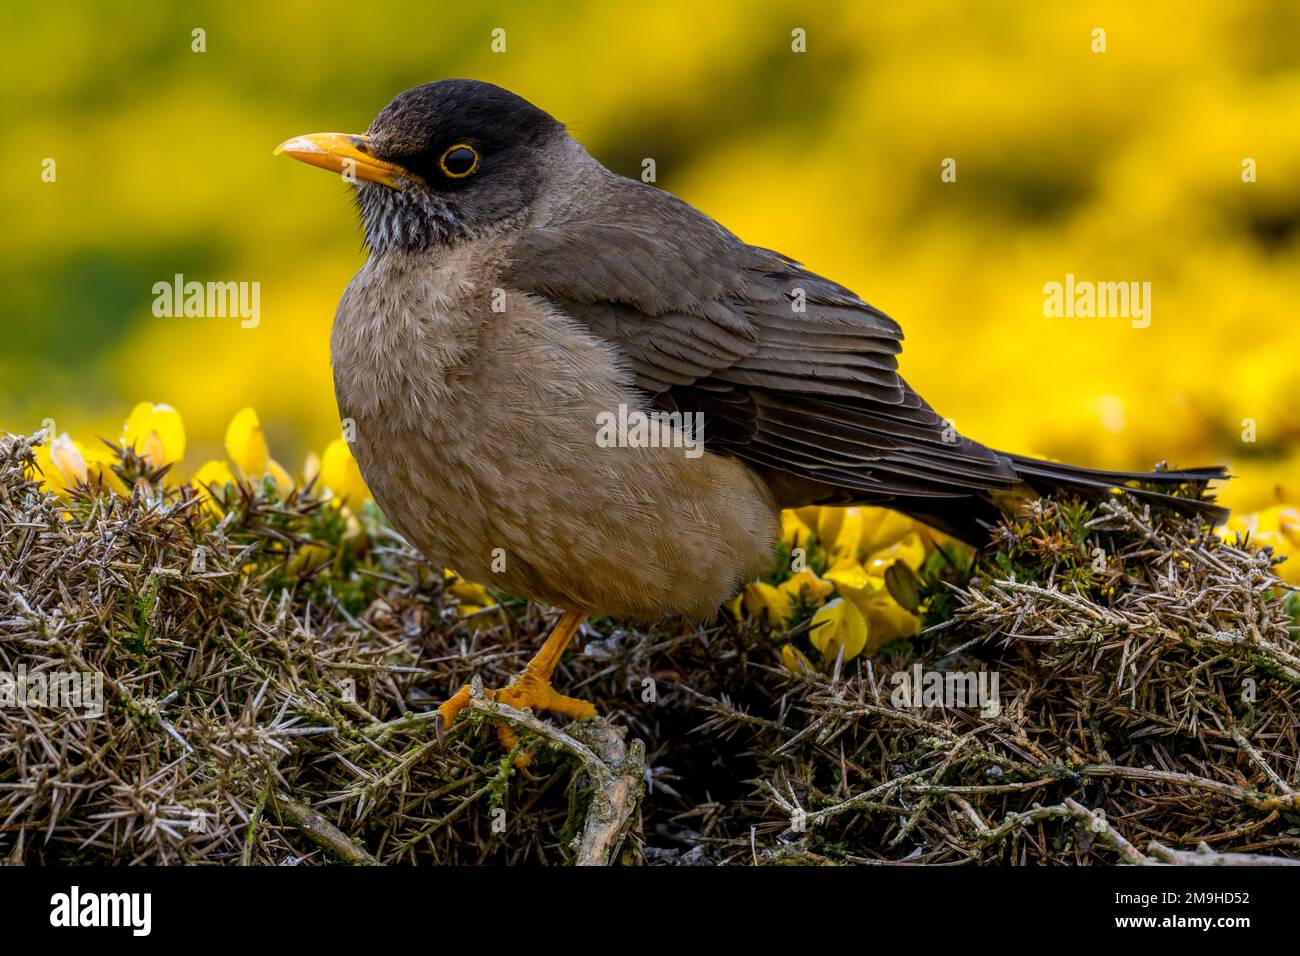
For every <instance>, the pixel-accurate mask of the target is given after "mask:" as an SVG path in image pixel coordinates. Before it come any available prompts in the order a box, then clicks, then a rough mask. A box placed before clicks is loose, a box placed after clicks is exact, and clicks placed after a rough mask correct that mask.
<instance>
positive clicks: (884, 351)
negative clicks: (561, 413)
mask: <svg viewBox="0 0 1300 956" xmlns="http://www.w3.org/2000/svg"><path fill="white" fill-rule="evenodd" d="M637 185H638V184H631V183H629V189H630V188H633V187H636V186H637ZM634 196H635V199H636V200H637V201H636V202H635V203H629V204H628V205H629V208H619V207H618V206H611V207H608V208H607V209H605V210H604V213H605V214H604V215H601V216H600V217H599V219H598V220H596V221H579V222H570V223H564V224H561V225H555V226H548V227H543V228H538V229H533V230H530V231H528V232H525V233H524V234H523V235H522V236H521V237H520V238H519V239H518V240H517V241H516V242H515V243H514V246H513V248H512V251H511V261H510V263H509V265H508V266H507V268H506V270H505V275H504V281H505V282H506V283H507V285H508V286H509V287H510V288H514V289H519V290H520V291H524V292H528V293H531V294H534V295H538V296H542V297H544V298H546V299H548V300H549V301H551V302H552V303H553V304H554V305H555V306H556V307H557V308H559V309H561V310H562V311H564V312H566V313H567V314H568V315H570V316H572V317H573V318H574V319H576V320H577V321H579V322H581V323H583V324H584V325H585V326H586V327H587V328H589V329H590V330H591V331H592V332H593V333H594V334H596V335H598V336H600V337H602V338H604V339H606V340H607V341H609V342H611V343H613V344H614V345H615V346H616V347H617V348H618V349H619V351H620V353H621V354H622V355H623V356H624V358H625V359H626V361H627V363H628V365H629V367H630V368H631V370H632V371H633V373H634V374H635V376H636V383H637V385H638V386H639V387H640V388H641V389H643V390H644V391H645V392H647V393H648V394H649V395H650V396H652V399H653V401H654V403H655V405H657V406H658V407H661V408H667V409H672V410H680V411H684V412H701V413H703V415H704V422H705V436H706V444H707V447H708V448H709V450H710V451H713V452H719V453H724V454H732V455H735V456H737V457H739V458H741V459H742V460H744V461H746V462H747V463H749V464H750V465H751V466H754V467H755V468H756V469H757V470H758V471H759V472H760V473H761V474H763V475H764V477H765V478H767V480H768V483H769V484H770V485H771V486H772V487H773V489H774V491H775V492H776V494H777V498H778V501H779V502H780V503H781V504H783V505H786V506H793V505H798V504H806V503H829V502H849V501H877V502H891V501H899V500H902V501H903V502H904V503H906V499H910V498H936V497H940V498H942V497H966V496H969V495H971V494H972V493H973V492H979V491H984V490H988V489H990V488H1002V487H1010V486H1011V485H1012V484H1014V482H1015V480H1016V479H1015V472H1014V470H1013V468H1012V466H1011V463H1010V462H1009V461H1008V460H1007V459H1006V458H1004V457H1003V456H1001V455H998V454H997V453H995V452H993V451H991V450H990V449H988V448H985V447H984V446H982V445H979V444H978V443H976V442H973V441H970V440H969V439H965V438H961V437H960V436H956V435H955V434H953V433H952V432H951V430H950V429H948V428H947V426H946V424H945V423H944V421H943V420H942V419H940V417H939V416H938V415H937V414H936V413H935V412H934V410H933V409H931V408H930V407H929V406H928V405H927V404H926V403H925V402H924V401H923V400H922V399H921V397H920V396H919V395H918V394H917V393H916V392H914V391H913V390H912V389H911V388H909V387H908V385H907V383H906V382H904V381H903V379H902V378H901V377H900V376H899V374H898V359H897V355H898V353H899V352H900V351H901V349H902V344H901V343H902V338H903V336H902V331H901V329H899V327H898V325H897V324H896V323H895V322H894V321H893V320H892V319H890V318H889V317H888V316H886V315H885V314H884V313H882V312H880V311H878V310H876V309H874V308H872V307H871V306H870V305H868V304H867V303H866V302H864V301H863V300H862V299H860V298H859V297H858V296H856V295H855V294H854V293H852V292H851V291H849V290H848V289H846V288H844V287H843V286H841V285H838V284H836V283H834V282H831V281H829V280H827V279H824V278H822V277H821V276H818V275H815V274H813V273H811V272H809V271H807V270H806V269H804V268H803V267H802V266H801V265H799V263H797V262H795V261H793V260H791V259H789V258H786V257H785V256H782V255H780V254H778V253H775V252H772V251H771V250H768V249H762V248H758V247H755V246H749V245H746V244H744V243H743V242H741V241H740V240H739V239H737V238H736V237H734V236H733V235H731V234H730V233H728V232H727V231H726V230H724V229H722V227H720V226H718V225H717V224H716V223H715V222H713V220H711V219H709V218H708V217H706V216H704V215H703V214H701V213H699V212H697V211H695V210H694V209H692V208H691V207H690V206H687V205H686V204H685V203H682V202H680V201H678V200H676V199H674V198H673V197H671V196H669V195H667V194H666V193H660V192H658V191H657V190H644V191H639V192H637V193H635V194H634ZM634 223H635V224H634Z"/></svg>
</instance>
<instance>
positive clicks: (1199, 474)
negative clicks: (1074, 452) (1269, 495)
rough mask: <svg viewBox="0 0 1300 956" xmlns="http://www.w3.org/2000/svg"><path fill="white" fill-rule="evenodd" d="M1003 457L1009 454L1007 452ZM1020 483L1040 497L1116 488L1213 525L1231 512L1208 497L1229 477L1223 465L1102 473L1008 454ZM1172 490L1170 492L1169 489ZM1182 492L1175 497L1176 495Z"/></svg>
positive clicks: (1086, 494)
mask: <svg viewBox="0 0 1300 956" xmlns="http://www.w3.org/2000/svg"><path fill="white" fill-rule="evenodd" d="M1001 454H1004V455H1006V453H1005V452H1001ZM1006 457H1007V458H1009V459H1011V464H1012V465H1013V466H1014V467H1015V469H1016V474H1017V475H1018V476H1019V477H1020V480H1021V481H1023V482H1024V483H1025V484H1027V485H1028V486H1029V487H1030V488H1032V489H1033V490H1034V491H1035V492H1037V493H1038V494H1040V495H1048V494H1053V493H1059V492H1062V491H1064V492H1067V493H1070V494H1074V495H1078V496H1079V497H1081V498H1090V499H1096V498H1100V497H1101V496H1102V495H1104V494H1106V493H1107V492H1108V491H1110V489H1112V488H1122V489H1124V491H1125V492H1127V493H1128V494H1131V495H1134V496H1135V497H1137V498H1138V499H1140V500H1142V501H1150V502H1153V503H1155V504H1159V505H1162V506H1164V507H1166V508H1170V509H1172V510H1174V511H1177V512H1178V513H1179V514H1184V515H1187V516H1189V517H1194V518H1200V519H1202V520H1203V521H1206V522H1208V523H1210V524H1219V523H1221V522H1223V521H1224V520H1226V519H1227V517H1228V509H1227V508H1224V507H1222V506H1220V505H1216V504H1215V503H1214V498H1213V496H1206V487H1207V486H1208V485H1209V483H1210V482H1211V481H1221V480H1223V479H1226V478H1227V477H1228V470H1227V469H1226V468H1223V467H1221V466H1212V467H1208V468H1185V469H1182V470H1179V471H1173V470H1168V471H1102V470H1099V469H1096V468H1080V467H1079V466H1077V465H1061V464H1057V463H1056V462H1054V461H1042V460H1040V459H1037V458H1026V457H1024V456H1023V455H1006ZM1165 489H1168V490H1165ZM1174 491H1179V492H1181V494H1178V495H1175V494H1173V493H1172V492H1174Z"/></svg>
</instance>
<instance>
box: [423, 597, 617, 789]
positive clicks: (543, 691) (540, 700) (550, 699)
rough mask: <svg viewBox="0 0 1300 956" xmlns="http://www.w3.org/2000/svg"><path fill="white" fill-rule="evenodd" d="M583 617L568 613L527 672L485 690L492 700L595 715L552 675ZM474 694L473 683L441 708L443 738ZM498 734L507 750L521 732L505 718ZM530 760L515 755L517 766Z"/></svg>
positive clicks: (566, 713)
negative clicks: (559, 687)
mask: <svg viewBox="0 0 1300 956" xmlns="http://www.w3.org/2000/svg"><path fill="white" fill-rule="evenodd" d="M582 617H583V616H582V615H581V614H576V613H569V614H566V615H565V616H564V617H563V618H562V619H561V620H560V623H559V624H558V625H557V626H556V628H555V630H554V631H552V632H551V636H550V637H548V638H547V639H546V643H545V644H544V645H543V646H542V649H541V650H540V651H538V652H537V656H536V657H534V658H533V659H532V660H531V661H529V662H528V666H527V667H525V668H524V670H523V673H521V674H520V675H519V676H518V677H516V678H515V679H514V680H512V681H511V682H510V683H509V684H507V685H506V686H505V687H503V688H501V689H500V690H486V689H485V691H484V692H485V693H486V695H487V697H488V699H490V700H495V701H496V702H497V703H501V704H505V705H506V706H507V707H514V708H515V709H516V710H523V709H524V708H525V707H527V708H531V709H532V710H533V711H534V712H540V711H543V710H549V711H551V712H552V713H555V714H562V715H564V716H565V717H572V718H573V719H575V720H587V719H589V718H592V717H595V716H596V708H595V707H594V706H592V704H591V703H590V702H589V701H585V700H580V699H578V698H577V697H566V696H565V695H564V694H561V693H558V692H557V691H556V690H555V688H554V687H552V686H551V675H552V674H553V673H554V672H555V668H556V666H557V665H558V664H559V660H560V655H561V654H563V653H564V649H565V647H567V646H568V644H569V641H570V640H571V639H572V638H573V635H574V634H576V633H577V631H578V626H579V625H580V624H581V623H582ZM472 693H473V685H471V684H466V685H465V686H464V687H462V688H461V689H460V690H458V691H457V692H456V693H455V694H453V695H452V696H451V697H449V698H448V699H447V700H446V701H444V702H443V704H442V706H440V707H439V708H438V726H437V730H438V736H439V738H441V737H442V735H443V734H444V733H445V732H446V731H447V730H449V729H451V725H452V723H453V722H454V721H455V720H456V718H457V717H458V716H459V715H460V712H461V711H462V710H464V709H465V708H466V707H468V706H469V705H470V700H471V694H472ZM497 737H498V738H500V740H501V744H502V746H504V747H505V748H506V749H507V750H509V749H513V748H514V746H515V744H516V743H517V742H518V740H519V735H518V734H516V733H515V731H514V730H513V729H512V728H511V727H510V726H509V725H508V724H506V723H505V722H504V721H502V722H498V724H497ZM529 762H530V760H529V758H528V756H527V755H526V754H521V755H519V756H518V757H516V758H515V765H516V766H520V767H522V766H527V764H528V763H529Z"/></svg>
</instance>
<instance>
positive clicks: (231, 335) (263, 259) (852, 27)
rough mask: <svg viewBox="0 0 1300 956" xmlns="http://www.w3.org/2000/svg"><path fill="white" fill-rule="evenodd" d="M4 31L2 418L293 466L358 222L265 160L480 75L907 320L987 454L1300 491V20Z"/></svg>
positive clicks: (1001, 10) (761, 12)
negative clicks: (1227, 468)
mask: <svg viewBox="0 0 1300 956" xmlns="http://www.w3.org/2000/svg"><path fill="white" fill-rule="evenodd" d="M196 28H200V29H202V30H204V31H205V42H206V51H205V52H194V51H193V50H192V44H193V42H194V41H193V34H192V31H193V30H195V29H196ZM494 28H503V29H504V30H505V31H506V34H505V36H506V51H505V52H504V53H494V52H493V51H492V48H491V43H492V31H493V29H494ZM796 28H802V29H803V30H805V31H806V37H807V41H806V42H807V52H806V53H802V54H801V53H795V52H793V51H792V50H791V42H792V39H791V31H792V30H794V29H796ZM1097 28H1101V29H1104V30H1105V42H1106V49H1105V52H1101V53H1098V52H1094V50H1093V47H1094V45H1095V42H1096V41H1095V39H1094V34H1093V31H1094V30H1095V29H1097ZM0 36H2V37H3V40H0V43H3V49H4V56H3V57H0V81H2V82H3V87H4V89H5V90H6V93H7V96H6V100H7V102H6V109H5V115H4V122H3V125H0V145H2V146H3V156H4V158H5V168H6V175H5V176H3V177H0V209H2V210H3V229H2V230H0V282H2V285H3V290H4V294H3V295H2V296H0V329H3V334H2V335H0V383H2V384H0V427H2V428H5V429H9V430H13V431H24V432H32V431H35V430H36V429H37V428H38V427H40V424H41V421H42V420H43V419H45V418H53V419H54V420H55V421H56V423H57V427H58V429H59V430H60V431H62V430H69V431H71V432H73V434H75V435H77V436H78V437H80V438H82V439H83V440H86V439H88V438H89V437H90V436H91V435H93V434H96V433H98V434H103V435H108V436H114V435H116V434H117V433H118V431H119V429H120V427H121V422H122V420H123V419H124V418H125V416H126V413H127V411H128V409H130V407H131V406H132V405H133V404H134V403H135V402H137V401H139V400H141V399H148V400H151V401H154V402H167V403H170V404H171V405H173V406H175V407H176V408H177V409H179V410H180V412H181V413H182V415H183V416H184V419H185V423H186V426H187V428H188V430H189V451H188V453H187V456H186V460H185V463H184V465H183V467H182V470H183V471H192V470H193V469H194V468H196V467H197V466H198V464H199V463H201V462H202V461H204V460H205V459H206V458H208V457H211V456H212V455H214V454H219V453H220V446H221V442H222V438H223V435H224V432H225V427H226V424H227V422H229V420H230V419H231V416H232V415H233V414H234V413H235V412H236V411H237V410H238V409H239V408H241V407H243V406H245V405H252V406H254V407H256V408H257V410H258V411H259V412H260V414H261V418H262V421H263V423H264V424H265V426H266V430H267V433H268V436H269V438H270V441H271V445H272V448H273V450H274V451H275V452H276V454H277V456H278V457H280V458H281V460H283V461H285V462H286V463H289V462H296V461H298V460H300V459H301V456H302V454H303V453H304V452H305V451H306V450H307V449H308V448H310V447H316V448H320V447H322V446H323V445H325V444H326V442H327V441H328V440H329V439H331V438H333V437H335V435H336V434H337V432H338V423H337V415H336V411H335V406H334V400H333V395H332V383H331V376H330V369H329V355H328V335H329V325H330V321H331V318H332V315H333V311H334V307H335V304H336V303H337V301H338V297H339V294H340V293H341V291H342V290H343V287H344V286H345V285H346V284H347V282H348V280H349V279H350V278H351V276H352V274H353V272H354V271H355V270H356V269H357V267H358V266H359V265H360V263H361V261H362V252H361V247H360V235H359V230H358V226H357V222H356V219H355V214H354V212H353V210H352V208H351V204H350V202H349V199H348V196H347V191H348V187H347V186H345V185H344V184H342V183H340V182H338V181H331V179H330V177H328V176H323V175H321V174H319V173H316V172H311V171H308V170H306V169H304V168H303V167H302V166H300V165H298V164H296V163H293V162H290V161H288V160H285V159H273V158H272V156H271V150H272V148H273V147H274V146H275V145H276V144H277V143H279V142H280V141H281V140H283V139H285V138H287V137H289V136H291V135H294V134H298V133H306V132H315V131H319V130H339V131H346V132H359V131H361V130H362V129H364V128H365V127H366V126H367V125H368V124H369V122H370V119H371V117H372V116H373V115H374V114H375V113H376V112H377V111H378V110H379V109H380V108H381V107H382V106H383V105H384V104H385V103H387V102H388V100H389V99H390V98H392V97H393V96H394V95H396V94H397V93H399V92H401V91H402V90H404V89H407V88H409V87H411V86H415V85H417V84H419V83H422V82H425V81H428V80H433V79H440V78H446V77H455V76H464V77H473V78H477V79H482V80H488V81H491V82H494V83H498V84H501V85H503V86H506V87H508V88H510V89H512V90H514V91H515V92H517V93H519V94H521V95H523V96H525V97H527V98H528V99H530V100H532V101H533V102H535V103H537V104H538V105H540V106H542V107H543V108H545V109H546V110H548V111H549V112H551V113H552V114H554V115H555V116H557V117H558V118H560V119H561V120H563V121H564V122H566V123H567V124H568V125H569V127H570V130H571V132H572V133H573V134H574V135H575V136H576V137H577V138H578V139H579V140H581V141H582V142H583V143H584V144H585V145H586V146H587V148H588V149H589V150H590V151H591V152H592V153H593V154H594V155H595V156H596V157H597V158H599V159H600V160H601V161H602V162H604V163H605V164H606V165H607V166H609V167H610V168H612V169H614V170H616V171H618V172H621V173H624V174H626V175H631V176H639V175H640V172H641V161H642V159H643V158H645V157H652V158H654V159H655V161H656V165H657V172H658V183H657V185H659V186H660V187H662V188H664V189H667V190H669V191H671V192H673V193H676V194H677V195H679V196H681V197H683V198H684V199H686V200H687V201H689V202H691V203H692V204H694V205H695V206H697V207H698V208H700V209H702V210H704V211H705V212H707V213H708V214H709V215H711V216H713V217H715V218H716V219H718V220H719V221H721V222H722V223H723V224H725V225H726V226H727V227H728V228H730V229H731V230H732V231H734V232H736V233H738V234H739V235H740V236H741V237H742V238H744V239H746V240H748V241H750V242H753V243H756V244H759V245H763V246H768V247H771V248H775V249H779V250H781V251H782V252H784V253H786V254H787V255H790V256H792V257H794V258H796V259H799V260H801V261H803V262H804V263H806V264H807V265H808V266H809V267H811V268H812V269H814V270H816V271H818V272H820V273H823V274H825V275H828V276H830V277H832V278H834V279H836V280H837V281H839V282H842V283H843V284H845V285H847V286H849V287H851V288H853V289H854V290H855V291H857V292H859V293H860V294H861V295H862V296H863V297H864V298H865V299H867V300H868V301H869V302H871V303H872V304H873V305H875V306H877V307H878V308H880V309H882V310H884V311H885V312H887V313H889V314H890V315H892V316H893V317H894V318H895V319H897V320H898V321H899V322H900V323H901V324H902V325H903V327H904V329H905V330H906V332H907V342H906V348H905V351H904V354H903V356H902V368H903V373H904V375H905V376H906V377H907V378H908V379H909V381H911V383H912V384H913V385H914V386H916V387H917V389H918V390H919V391H920V392H921V393H922V394H923V395H925V396H926V397H927V399H928V400H929V401H930V402H931V404H933V405H934V406H935V407H936V408H938V409H939V410H940V411H941V412H942V413H944V414H945V415H948V416H950V417H951V418H952V419H953V420H954V421H955V422H956V424H957V427H958V428H959V429H961V430H962V431H963V432H965V433H967V434H969V435H971V436H973V437H975V438H978V439H980V440H982V441H985V442H986V443H989V444H992V445H994V446H995V447H1000V448H1004V449H1007V450H1014V451H1023V452H1031V453H1037V454H1042V455H1048V456H1052V457H1055V458H1060V459H1069V460H1071V461H1074V462H1077V463H1080V464H1088V465H1095V466H1108V467H1126V468H1127V467H1131V468H1145V467H1148V466H1150V465H1151V464H1153V463H1154V462H1155V461H1157V460H1159V459H1162V458H1167V459H1169V460H1170V461H1171V462H1173V463H1176V464H1181V465H1200V464H1210V463H1216V462H1226V463H1228V464H1230V465H1231V467H1232V469H1233V471H1234V473H1235V474H1237V475H1238V476H1239V478H1238V479H1237V480H1236V481H1234V482H1232V483H1230V485H1229V486H1228V488H1226V489H1225V491H1224V493H1223V497H1224V500H1225V501H1226V502H1227V503H1228V504H1230V505H1232V506H1234V507H1237V508H1246V509H1255V508H1262V507H1265V506H1267V505H1269V504H1271V503H1273V502H1274V500H1276V499H1277V496H1278V490H1277V489H1278V488H1279V486H1281V487H1282V491H1281V497H1282V498H1284V499H1287V500H1290V501H1293V502H1294V501H1297V500H1300V402H1297V397H1298V395H1300V388H1297V385H1298V383H1300V375H1298V374H1297V367H1298V364H1300V322H1297V321H1296V317H1295V316H1296V310H1297V304H1298V303H1300V41H1298V40H1297V38H1298V37H1300V4H1298V3H1296V2H1276V0H1253V2H1237V3H1232V4H1221V5H1210V4H1185V3H1174V2H1168V3H1144V4H1140V5H1139V4H1131V3H1078V4H1068V5H1067V4H1029V3H989V2H980V3H954V2H947V3H937V2H935V3H929V2H910V3H906V4H870V3H862V2H856V3H846V4H842V5H840V4H818V5H816V7H815V8H805V5H802V4H781V3H753V2H742V0H733V2H714V3H707V4H705V3H699V2H682V0H673V2H656V3H653V4H628V3H577V2H564V3H559V2H555V3H429V2H411V3H401V4H393V5H387V4H386V5H382V6H376V7H372V6H371V5H369V4H357V3H352V2H347V3H342V2H338V3H307V2H298V3H284V4H275V5H253V4H238V5H236V4H228V5H208V4H202V3H198V4H190V5H187V7H186V8H184V9H181V8H178V7H175V6H173V5H170V4H168V5H163V4H157V5H152V4H145V3H140V4H118V3H100V4H83V3H71V4H66V5H53V4H46V5H39V6H38V5H31V6H29V7H28V8H26V9H19V8H18V7H17V6H16V5H12V4H11V5H6V6H5V8H4V10H3V12H0ZM47 158H52V159H54V160H55V163H56V167H55V169H56V180H55V181H54V182H44V181H43V180H42V175H41V173H42V169H43V166H42V164H43V161H44V160H46V159H47ZM945 158H952V159H954V160H955V161H956V172H957V178H956V181H955V182H950V183H946V182H943V181H942V180H941V177H940V173H941V163H942V162H943V160H944V159H945ZM1247 158H1249V159H1253V160H1254V161H1255V164H1256V168H1257V181H1256V182H1253V183H1247V182H1243V179H1242V164H1243V160H1245V159H1247ZM176 273H182V274H183V275H184V276H185V277H186V279H190V280H198V281H209V280H216V281H257V282H260V283H261V319H260V324H259V325H258V327H257V328H252V329H243V328H240V324H239V322H238V320H231V319H213V318H209V319H193V318H191V319H185V318H155V317H154V315H153V314H152V311H151V307H152V303H153V292H152V287H153V284H154V283H155V282H159V281H165V282H170V281H171V279H172V276H173V275H174V274H176ZM1067 273H1073V274H1074V275H1075V276H1076V277H1078V278H1079V279H1086V280H1093V281H1136V282H1144V281H1149V282H1151V283H1152V321H1151V324H1150V326H1149V327H1148V328H1144V329H1137V328H1133V327H1132V324H1131V323H1130V322H1129V321H1128V320H1126V319H1123V318H1106V319H1102V318H1091V319H1082V318H1068V319H1067V318H1047V317H1045V316H1044V313H1043V299H1044V296H1043V286H1044V284H1045V283H1048V282H1053V281H1056V282H1064V281H1065V276H1066V274H1067ZM1244 419H1251V420H1253V422H1254V423H1255V429H1256V438H1257V440H1256V441H1254V442H1243V440H1242V432H1243V420H1244Z"/></svg>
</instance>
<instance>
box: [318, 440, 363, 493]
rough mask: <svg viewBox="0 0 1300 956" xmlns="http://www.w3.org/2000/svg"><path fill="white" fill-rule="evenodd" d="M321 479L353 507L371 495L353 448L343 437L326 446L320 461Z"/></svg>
mask: <svg viewBox="0 0 1300 956" xmlns="http://www.w3.org/2000/svg"><path fill="white" fill-rule="evenodd" d="M320 481H321V484H322V485H324V486H325V487H326V488H327V489H328V490H329V491H330V492H331V493H333V495H334V496H335V497H337V498H339V499H340V500H342V501H344V502H346V503H348V504H350V505H352V506H353V507H356V506H358V505H360V504H362V503H363V502H365V500H366V499H367V498H369V497H370V489H369V488H367V487H366V483H365V481H364V479H362V477H361V469H360V468H359V467H358V466H357V460H356V459H355V458H353V457H352V449H351V448H349V447H348V443H347V442H345V441H344V440H343V439H341V438H336V439H334V440H333V441H332V442H330V443H329V444H328V445H327V446H326V447H325V454H323V455H322V456H321V462H320Z"/></svg>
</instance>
